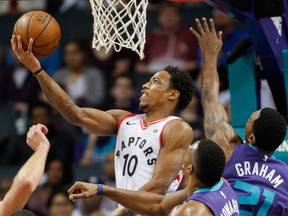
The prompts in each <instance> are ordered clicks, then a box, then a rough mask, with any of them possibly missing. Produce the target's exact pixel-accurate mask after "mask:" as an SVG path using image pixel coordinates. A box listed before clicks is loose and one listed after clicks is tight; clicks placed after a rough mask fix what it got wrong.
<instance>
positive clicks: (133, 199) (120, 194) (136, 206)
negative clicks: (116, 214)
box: [103, 185, 165, 215]
mask: <svg viewBox="0 0 288 216" xmlns="http://www.w3.org/2000/svg"><path fill="white" fill-rule="evenodd" d="M103 193H104V195H105V196H107V197H108V198H110V199H112V200H114V201H115V202H117V203H119V204H121V205H123V206H124V207H126V208H128V209H130V210H131V211H134V212H137V213H140V214H145V215H163V214H165V212H164V209H163V208H162V207H161V202H162V201H163V199H164V198H165V196H164V195H159V194H154V193H149V192H144V191H141V192H140V191H130V190H122V189H117V188H113V187H109V186H106V185H103Z"/></svg>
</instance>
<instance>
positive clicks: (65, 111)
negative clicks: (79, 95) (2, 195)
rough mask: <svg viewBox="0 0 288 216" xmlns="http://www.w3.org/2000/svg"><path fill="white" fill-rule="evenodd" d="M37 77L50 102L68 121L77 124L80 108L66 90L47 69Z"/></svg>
mask: <svg viewBox="0 0 288 216" xmlns="http://www.w3.org/2000/svg"><path fill="white" fill-rule="evenodd" d="M36 78H37V80H38V82H39V84H40V86H41V88H42V90H43V92H44V93H45V95H46V96H47V98H48V100H49V101H50V103H51V104H52V105H53V106H54V107H55V108H56V109H57V110H58V111H59V112H60V113H61V115H62V116H63V117H64V118H65V119H66V120H67V121H69V122H71V123H75V124H77V123H78V122H79V117H78V113H79V108H78V107H77V106H76V105H75V104H74V103H73V101H72V100H71V99H70V97H69V96H68V95H67V94H66V93H65V92H64V90H63V89H62V88H61V87H60V86H59V85H58V84H57V83H56V82H55V81H54V80H53V79H52V78H51V77H50V76H49V75H48V74H47V73H46V72H45V71H42V72H41V73H39V74H38V75H37V76H36Z"/></svg>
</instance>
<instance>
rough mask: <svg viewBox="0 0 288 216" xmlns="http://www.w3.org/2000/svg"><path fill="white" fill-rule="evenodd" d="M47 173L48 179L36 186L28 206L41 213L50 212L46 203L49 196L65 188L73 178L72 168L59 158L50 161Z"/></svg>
mask: <svg viewBox="0 0 288 216" xmlns="http://www.w3.org/2000/svg"><path fill="white" fill-rule="evenodd" d="M45 173H46V177H47V179H46V181H45V182H44V183H43V184H42V185H40V186H38V187H37V188H36V190H35V191H34V193H33V194H32V195H31V197H30V199H29V201H28V203H27V207H28V208H29V209H30V210H32V211H34V212H37V214H39V215H40V214H41V215H47V214H48V208H47V206H46V204H47V201H48V199H49V196H50V195H51V194H52V193H53V192H55V191H58V190H60V189H62V188H64V187H65V186H66V185H67V184H68V183H70V181H71V180H72V171H71V168H70V167H69V166H68V165H67V164H66V163H64V162H63V161H61V160H59V159H54V160H52V161H50V162H48V164H47V167H46V169H45Z"/></svg>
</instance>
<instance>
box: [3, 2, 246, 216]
mask: <svg viewBox="0 0 288 216" xmlns="http://www.w3.org/2000/svg"><path fill="white" fill-rule="evenodd" d="M31 2H33V3H31ZM183 7H186V8H189V10H191V13H193V10H197V9H199V8H195V7H193V6H191V3H190V4H188V3H187V4H184V5H180V4H173V3H166V4H161V6H159V5H152V6H150V7H149V10H153V11H155V12H156V14H157V16H156V22H157V27H155V28H153V29H152V30H151V31H148V32H147V37H146V38H147V42H146V45H145V51H144V52H145V56H146V57H145V58H144V59H143V60H140V59H139V57H138V56H137V55H136V54H135V53H134V52H133V51H131V50H127V49H122V50H121V52H115V51H114V50H113V49H111V50H109V52H105V50H101V49H100V50H99V51H97V50H94V49H92V48H91V40H92V38H91V39H90V40H89V41H82V40H79V39H78V38H74V39H73V40H69V41H67V42H65V43H64V44H61V46H60V47H59V48H58V49H57V50H56V51H55V52H54V53H53V54H52V55H51V56H49V57H47V58H44V59H42V60H41V63H42V65H43V68H44V69H45V70H46V71H47V72H48V73H49V75H50V76H52V77H53V79H54V80H56V81H57V82H58V83H59V84H60V85H61V87H63V89H64V90H65V91H66V92H67V94H68V95H69V96H70V97H71V99H72V100H73V101H74V102H75V103H76V104H77V105H78V106H81V107H94V108H99V109H102V110H109V109H124V110H129V111H131V112H133V113H140V112H141V111H140V110H138V96H139V94H140V89H141V87H142V84H143V83H144V82H146V81H147V80H149V77H150V76H151V74H153V73H155V72H157V71H159V70H161V69H163V68H164V67H165V66H167V65H177V66H178V67H179V68H181V69H182V70H184V71H189V72H190V74H191V76H192V77H193V79H194V80H195V85H196V87H197V88H196V89H198V91H196V93H195V95H194V96H193V99H192V102H191V103H190V104H189V106H188V107H187V108H186V109H185V110H183V111H181V112H177V113H176V115H178V116H180V117H181V118H183V119H184V120H185V121H187V122H188V123H189V124H190V125H191V127H192V128H193V130H194V140H198V139H202V138H203V137H204V132H203V115H202V110H201V108H200V107H201V106H200V104H199V103H200V95H199V92H200V91H199V90H200V88H201V86H200V84H199V83H200V82H199V78H200V77H199V70H200V68H199V65H200V64H201V61H202V60H201V57H200V55H199V49H198V46H197V41H196V40H195V38H194V36H193V35H192V34H191V32H190V30H189V28H188V27H189V26H187V25H184V24H183V19H184V17H182V13H181V10H182V9H183ZM34 9H40V10H45V11H47V12H51V13H60V14H64V13H73V11H79V10H84V11H87V12H89V13H91V11H90V10H91V9H90V4H89V1H88V0H82V1H80V0H62V1H59V0H57V1H56V0H55V1H53V0H48V1H46V0H31V1H14V0H11V1H0V15H1V16H5V15H9V14H11V13H17V14H23V13H25V12H27V11H29V10H34ZM210 12H211V13H210V14H206V15H205V16H208V18H210V17H213V18H214V21H215V24H216V27H217V28H218V29H219V30H222V31H223V40H224V46H223V50H222V55H221V56H220V57H219V62H218V66H219V69H220V70H219V72H220V73H221V74H220V79H221V86H220V89H221V93H223V94H220V97H221V101H222V102H223V105H224V106H225V107H226V108H227V112H228V113H229V107H230V106H229V103H230V97H229V91H228V89H229V84H228V77H227V76H228V75H227V65H226V55H227V53H228V52H229V51H231V49H232V48H233V47H234V46H235V44H236V43H237V41H238V40H239V39H240V38H242V37H246V33H245V32H244V31H243V30H241V28H239V27H238V24H237V23H236V21H235V20H234V19H233V18H231V17H229V16H227V15H226V14H224V13H222V12H220V11H216V10H212V9H211V11H210ZM203 16H204V15H203ZM149 19H152V18H150V17H149V16H148V22H149ZM7 47H9V46H7ZM0 62H3V64H1V67H0V167H1V166H19V165H21V164H23V163H24V162H25V161H26V160H27V158H29V156H30V155H31V154H32V151H31V150H30V149H29V147H27V146H26V145H25V144H24V143H25V140H26V137H25V135H26V132H27V129H29V127H30V125H33V124H37V123H41V124H44V125H46V126H47V127H48V129H49V133H48V135H47V137H48V139H49V140H50V142H51V149H50V153H49V155H48V160H47V167H46V171H45V176H43V180H42V182H41V184H40V185H39V187H38V188H37V189H36V191H35V192H34V194H33V195H32V197H31V199H30V200H29V202H28V204H27V208H28V209H31V210H33V211H34V212H36V213H37V215H39V216H41V215H50V216H57V215H61V216H66V215H67V216H69V215H85V216H86V215H87V216H96V215H109V212H111V211H112V210H113V209H114V208H115V207H116V206H117V205H116V204H115V203H114V202H112V201H110V200H106V199H105V198H102V197H95V198H93V199H87V200H81V202H77V203H76V204H74V203H71V202H70V201H69V200H68V197H67V194H66V191H65V189H67V187H68V186H69V185H70V184H71V182H73V180H75V179H74V177H73V172H72V170H73V169H72V168H73V166H80V167H81V166H91V165H92V166H93V165H97V166H98V165H99V169H101V170H102V172H101V173H102V175H101V176H99V175H98V176H97V175H90V176H88V175H87V176H86V177H85V178H86V179H85V180H86V181H88V182H93V183H96V182H104V183H105V184H108V185H115V180H114V151H113V149H114V147H115V137H112V136H111V137H99V136H96V135H94V134H89V133H88V132H87V131H85V130H83V129H81V128H79V127H76V126H73V125H71V124H69V123H67V122H66V121H65V120H64V119H63V118H62V117H61V116H60V114H59V113H57V112H56V111H55V109H54V108H53V107H52V106H51V105H50V104H49V102H48V100H47V98H46V97H45V95H44V94H43V93H42V91H41V88H40V86H39V84H38V82H37V81H36V79H35V78H34V77H33V76H32V74H31V73H30V72H29V71H28V70H27V69H26V68H25V67H24V66H23V65H21V64H20V63H19V61H17V59H16V58H15V57H14V55H13V54H12V52H11V50H10V49H9V48H7V49H6V50H4V54H3V59H1V61H0ZM74 170H75V169H74ZM82 180H83V179H82ZM9 185H11V178H10V177H9V176H7V177H4V178H2V179H1V180H0V192H1V195H3V194H5V191H7V189H8V188H9ZM63 191H64V192H63ZM0 197H1V196H0ZM2 197H3V196H2Z"/></svg>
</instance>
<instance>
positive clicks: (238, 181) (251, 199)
mask: <svg viewBox="0 0 288 216" xmlns="http://www.w3.org/2000/svg"><path fill="white" fill-rule="evenodd" d="M196 24H197V28H198V32H196V31H195V30H194V29H192V28H191V31H192V33H193V34H194V35H195V36H196V37H197V39H198V41H199V45H200V49H201V51H202V53H203V55H204V62H203V67H202V81H201V83H202V87H201V88H202V90H201V102H202V106H203V111H204V129H205V134H206V137H207V138H209V139H212V140H214V141H215V142H217V143H218V144H219V145H220V147H221V148H222V149H223V150H224V152H225V155H226V162H227V163H226V166H225V170H224V174H223V177H224V178H225V179H226V180H227V181H228V182H229V183H230V184H231V186H232V187H233V188H234V190H235V192H236V194H237V196H238V200H239V204H240V214H241V215H261V216H262V215H264V216H265V215H288V190H287V188H288V166H287V165H286V164H284V163H283V162H281V161H279V160H277V159H275V158H274V157H273V153H274V151H275V149H277V147H278V146H279V145H280V144H281V143H282V142H283V140H284V137H285V134H286V122H285V120H284V118H283V117H282V116H281V115H280V114H279V113H278V112H277V111H275V110H273V109H271V108H265V109H261V110H258V111H256V112H254V113H252V114H251V116H250V118H249V119H248V121H247V124H246V127H245V140H246V144H242V143H243V141H242V139H241V138H240V137H239V136H238V134H237V133H236V132H235V131H234V129H233V128H232V126H231V125H230V124H229V123H228V121H227V119H228V118H227V114H226V112H225V110H224V108H223V106H222V105H221V104H220V102H219V100H218V96H219V79H218V73H217V67H216V63H217V56H218V54H219V52H220V50H221V46H222V38H221V32H219V33H218V34H217V33H216V31H215V27H214V23H213V20H210V21H209V26H208V24H207V22H206V20H205V18H203V19H202V24H201V22H200V21H199V20H198V19H196Z"/></svg>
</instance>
